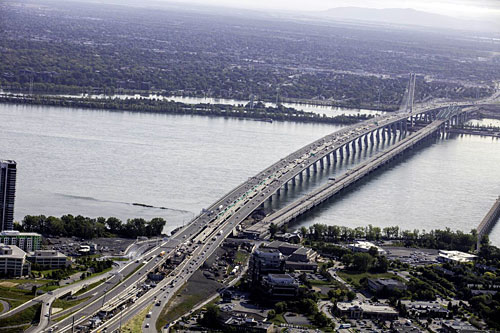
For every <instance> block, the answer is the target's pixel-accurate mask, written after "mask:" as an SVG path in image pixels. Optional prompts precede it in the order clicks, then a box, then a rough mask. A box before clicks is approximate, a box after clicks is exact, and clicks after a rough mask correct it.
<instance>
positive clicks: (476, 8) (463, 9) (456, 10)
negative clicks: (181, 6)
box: [174, 0, 500, 19]
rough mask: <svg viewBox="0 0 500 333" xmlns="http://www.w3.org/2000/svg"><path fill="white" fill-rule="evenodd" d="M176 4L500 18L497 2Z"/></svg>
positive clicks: (217, 0) (201, 0) (231, 0)
mask: <svg viewBox="0 0 500 333" xmlns="http://www.w3.org/2000/svg"><path fill="white" fill-rule="evenodd" d="M174 1H175V0H174ZM176 2H183V3H196V4H204V5H217V6H224V7H237V8H251V9H260V10H293V11H321V10H326V9H330V8H335V7H368V8H412V9H416V10H422V11H427V12H431V13H436V14H441V15H447V16H453V17H460V18H466V19H491V18H494V17H496V18H500V0H176Z"/></svg>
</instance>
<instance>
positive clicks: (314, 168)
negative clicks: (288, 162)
mask: <svg viewBox="0 0 500 333" xmlns="http://www.w3.org/2000/svg"><path fill="white" fill-rule="evenodd" d="M316 163H318V162H314V163H313V165H312V167H313V171H314V172H318V165H317V164H316Z"/></svg>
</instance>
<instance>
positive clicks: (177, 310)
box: [156, 288, 205, 331]
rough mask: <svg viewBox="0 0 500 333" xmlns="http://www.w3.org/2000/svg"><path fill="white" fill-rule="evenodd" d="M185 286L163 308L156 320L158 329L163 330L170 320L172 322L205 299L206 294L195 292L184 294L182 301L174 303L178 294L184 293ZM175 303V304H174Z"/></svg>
mask: <svg viewBox="0 0 500 333" xmlns="http://www.w3.org/2000/svg"><path fill="white" fill-rule="evenodd" d="M184 289H185V288H182V289H180V290H179V291H178V292H177V294H176V295H175V297H172V298H171V299H170V301H169V302H168V303H167V305H166V306H165V307H164V308H163V309H162V310H161V314H160V316H159V318H158V321H157V322H156V329H157V330H158V331H160V330H161V328H162V327H164V326H165V325H166V324H167V323H168V322H171V321H172V320H174V319H177V318H179V317H181V316H182V315H184V314H185V313H187V312H189V311H190V310H191V309H192V308H194V307H195V306H196V304H198V303H200V302H202V301H203V300H204V299H205V295H201V294H194V295H186V296H182V300H181V301H180V303H177V304H175V305H174V304H172V303H173V301H175V300H177V298H178V296H177V295H183V291H184ZM172 305H173V306H172Z"/></svg>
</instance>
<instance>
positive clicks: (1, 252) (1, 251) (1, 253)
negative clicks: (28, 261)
mask: <svg viewBox="0 0 500 333" xmlns="http://www.w3.org/2000/svg"><path fill="white" fill-rule="evenodd" d="M25 256H26V252H24V251H23V250H21V249H20V248H18V247H17V246H15V245H5V244H2V243H0V258H17V259H23V258H24V257H25Z"/></svg>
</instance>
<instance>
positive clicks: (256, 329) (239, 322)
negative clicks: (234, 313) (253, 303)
mask: <svg viewBox="0 0 500 333" xmlns="http://www.w3.org/2000/svg"><path fill="white" fill-rule="evenodd" d="M223 325H224V327H226V329H229V330H231V331H232V332H252V333H271V332H274V325H273V323H270V322H266V321H258V320H255V319H253V318H242V317H230V318H229V319H227V320H226V321H225V322H224V324H223Z"/></svg>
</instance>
